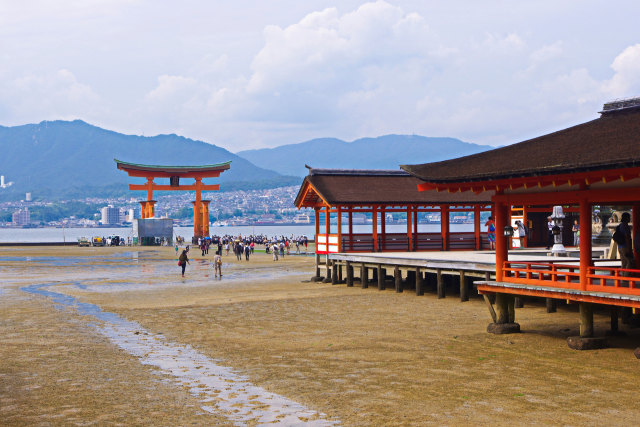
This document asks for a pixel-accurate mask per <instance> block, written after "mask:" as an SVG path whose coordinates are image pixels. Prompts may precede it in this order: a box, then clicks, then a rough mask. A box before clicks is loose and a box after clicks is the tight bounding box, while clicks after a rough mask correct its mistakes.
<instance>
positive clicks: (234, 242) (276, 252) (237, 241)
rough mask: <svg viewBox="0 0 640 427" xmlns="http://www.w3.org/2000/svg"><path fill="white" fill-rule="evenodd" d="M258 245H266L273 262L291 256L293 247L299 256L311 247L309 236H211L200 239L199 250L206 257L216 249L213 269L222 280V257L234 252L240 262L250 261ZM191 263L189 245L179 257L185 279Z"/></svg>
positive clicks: (177, 249) (176, 247)
mask: <svg viewBox="0 0 640 427" xmlns="http://www.w3.org/2000/svg"><path fill="white" fill-rule="evenodd" d="M256 245H264V248H265V253H267V254H272V255H273V260H274V261H277V260H278V259H279V258H284V256H285V254H287V255H289V254H291V251H292V250H293V247H294V246H295V251H296V253H297V254H299V253H300V252H301V249H302V248H303V247H304V250H305V252H306V251H307V249H308V246H309V239H308V238H307V236H299V237H294V236H291V237H285V236H279V237H277V236H274V237H272V238H268V237H267V236H263V235H258V236H253V235H251V236H244V237H243V236H229V235H225V236H211V237H205V238H200V239H198V242H197V248H198V249H200V251H201V252H202V257H205V256H206V255H208V254H209V249H210V248H211V247H212V246H213V248H211V249H212V250H213V249H215V254H214V256H213V269H214V277H216V278H221V277H222V255H223V253H224V254H225V255H229V252H230V251H233V254H234V255H235V256H236V259H237V260H238V261H241V260H242V259H243V257H244V259H245V260H246V261H249V258H250V257H251V255H252V254H253V253H254V251H255V247H256ZM175 250H176V255H178V252H179V247H178V244H176V246H175ZM187 264H190V263H189V246H188V245H187V246H186V247H185V248H184V249H183V250H182V252H181V253H180V255H179V256H178V266H179V267H181V269H182V277H184V273H185V270H186V267H187Z"/></svg>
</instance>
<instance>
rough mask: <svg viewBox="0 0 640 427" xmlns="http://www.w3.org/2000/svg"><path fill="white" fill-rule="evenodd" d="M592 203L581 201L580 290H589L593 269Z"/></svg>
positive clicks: (585, 200)
mask: <svg viewBox="0 0 640 427" xmlns="http://www.w3.org/2000/svg"><path fill="white" fill-rule="evenodd" d="M591 220H592V214H591V203H590V202H589V200H587V199H582V200H580V289H581V290H583V291H586V290H587V284H588V278H587V274H589V267H591V264H592V261H591V256H592V254H591Z"/></svg>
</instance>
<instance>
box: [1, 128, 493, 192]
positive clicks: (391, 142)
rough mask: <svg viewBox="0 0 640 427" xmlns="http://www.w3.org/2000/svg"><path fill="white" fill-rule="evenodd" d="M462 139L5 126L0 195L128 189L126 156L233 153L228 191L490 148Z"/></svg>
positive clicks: (214, 158)
mask: <svg viewBox="0 0 640 427" xmlns="http://www.w3.org/2000/svg"><path fill="white" fill-rule="evenodd" d="M491 148H493V147H490V146H486V145H477V144H472V143H467V142H463V141H460V140H458V139H455V138H429V137H424V136H417V135H386V136H381V137H378V138H362V139H358V140H355V141H353V142H345V141H342V140H340V139H335V138H322V139H314V140H311V141H307V142H302V143H299V144H288V145H282V146H280V147H276V148H267V149H258V150H246V151H240V152H238V153H236V154H234V153H232V152H230V151H228V150H226V149H224V148H222V147H219V146H216V145H213V144H209V143H206V142H203V141H196V140H193V139H189V138H185V137H182V136H178V135H175V134H171V135H157V136H152V137H145V136H137V135H125V134H121V133H118V132H113V131H110V130H106V129H102V128H99V127H97V126H93V125H91V124H88V123H86V122H84V121H81V120H74V121H43V122H41V123H38V124H27V125H22V126H13V127H4V126H0V150H1V151H0V152H1V153H3V154H2V156H0V175H4V176H5V181H7V182H8V181H13V182H14V185H13V186H11V187H8V188H5V189H1V190H0V201H1V200H7V199H15V198H19V197H20V196H23V195H24V192H27V191H29V192H32V193H33V196H34V197H35V198H72V197H86V196H90V195H95V196H124V195H127V194H131V193H130V192H129V191H128V187H127V185H126V183H133V182H139V181H136V180H135V179H134V178H130V177H128V176H127V175H126V173H124V172H123V171H120V170H118V169H117V168H116V165H115V162H114V161H113V159H114V158H117V159H119V160H123V161H127V162H133V163H144V164H158V165H162V164H166V165H202V164H215V163H221V162H226V161H229V160H231V161H232V163H231V168H230V170H228V171H226V172H224V173H223V174H222V175H221V176H220V179H215V180H212V181H211V182H212V183H213V182H220V183H221V184H222V185H221V190H222V191H228V190H235V189H252V188H274V187H281V186H286V185H298V184H300V182H301V177H303V176H304V175H306V174H307V170H306V169H305V167H304V166H305V164H308V165H310V166H312V167H316V168H344V169H398V166H399V165H400V164H411V163H425V162H432V161H438V160H445V159H449V158H452V157H459V156H462V155H467V154H473V153H478V152H481V151H485V150H488V149H491Z"/></svg>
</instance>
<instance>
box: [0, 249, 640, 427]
mask: <svg viewBox="0 0 640 427" xmlns="http://www.w3.org/2000/svg"><path fill="white" fill-rule="evenodd" d="M192 256H194V257H195V258H200V256H199V252H197V253H192ZM26 257H29V259H27V258H26ZM210 258H212V255H209V259H210ZM232 260H233V261H232ZM224 261H225V265H224V266H223V274H224V276H223V279H222V280H214V278H213V277H212V269H211V268H210V266H209V264H208V263H209V261H206V262H202V261H199V260H197V259H194V260H192V261H191V265H190V266H188V267H187V274H186V276H187V277H186V278H185V279H184V280H183V279H182V278H180V277H179V267H178V266H177V265H176V261H175V253H174V251H173V249H171V248H158V249H151V250H136V251H132V250H131V249H130V248H3V249H0V274H2V277H3V283H2V285H0V305H1V307H0V379H1V380H0V417H1V418H2V419H3V422H5V421H6V422H5V423H6V424H8V425H24V424H50V425H68V424H74V423H79V424H85V423H87V424H90V423H97V424H105V423H109V424H117V423H122V424H127V425H129V424H153V425H224V424H231V423H232V422H233V419H232V418H230V417H229V414H228V413H225V412H224V410H220V411H215V410H214V411H213V413H210V412H207V411H205V410H204V409H203V407H204V406H207V405H211V403H210V402H208V403H207V402H203V397H202V396H198V395H197V394H194V393H193V392H191V391H190V390H189V389H188V388H187V387H184V386H181V385H180V383H177V382H176V381H175V380H174V378H172V376H171V375H168V374H167V373H165V372H162V371H161V370H159V369H158V368H157V367H153V366H151V365H149V364H143V363H141V358H140V357H138V356H135V355H132V354H131V353H130V352H127V351H125V350H123V349H122V348H119V347H117V346H116V345H114V344H113V342H111V341H109V340H108V339H107V338H106V337H105V336H103V335H101V334H99V333H96V329H95V327H93V326H92V324H96V323H100V322H99V321H96V319H95V317H93V316H89V315H84V316H83V315H81V314H78V312H77V310H76V309H74V308H73V307H69V306H60V305H59V304H55V303H54V302H53V301H52V299H51V298H49V297H47V296H42V295H38V294H32V293H27V292H24V291H22V290H20V289H21V288H24V287H25V286H27V285H31V284H45V283H46V284H51V286H48V287H47V289H48V290H50V291H52V292H55V293H59V294H64V295H68V296H71V297H73V298H76V299H77V300H79V301H81V302H85V303H91V304H95V305H97V306H98V307H100V309H102V310H103V311H106V312H111V313H116V314H117V315H118V316H119V317H120V318H121V319H126V320H127V321H133V322H137V324H139V325H140V327H141V328H143V330H144V331H146V332H145V333H149V334H157V335H161V336H162V337H164V339H166V340H167V341H168V342H170V343H176V344H180V345H189V346H190V347H191V348H193V349H194V350H195V351H197V352H198V353H199V354H201V355H204V356H206V357H207V358H208V359H210V360H212V361H215V362H216V363H219V364H220V365H222V366H226V367H230V368H233V370H234V372H236V373H238V374H239V375H242V376H244V377H246V379H247V380H248V381H249V382H250V383H251V384H252V385H255V386H257V387H260V388H261V389H263V390H266V391H268V392H272V393H276V394H277V395H279V396H283V397H286V398H288V399H291V400H292V401H295V402H297V403H299V404H301V405H303V406H304V407H306V408H308V409H310V410H313V411H317V412H318V413H321V414H323V416H324V419H327V420H332V421H339V422H340V423H341V424H343V425H424V424H437V425H441V424H448V425H460V424H489V423H491V424H498V425H506V424H556V425H560V424H562V425H601V424H603V423H605V424H608V425H629V424H634V423H635V421H636V420H637V419H640V409H639V408H638V407H637V406H638V405H637V403H636V402H637V393H638V391H639V389H640V385H639V380H640V373H639V370H640V361H638V360H636V359H635V357H634V356H633V354H632V350H633V349H634V348H635V347H636V346H638V345H640V330H637V329H629V328H627V327H626V326H624V325H623V326H621V329H622V330H623V331H625V332H626V333H627V334H628V336H627V337H626V338H619V339H616V340H614V344H616V346H617V347H616V348H610V349H604V350H597V351H590V352H578V351H574V350H571V349H569V348H568V347H567V345H566V341H565V339H566V337H567V336H571V335H577V333H578V314H577V309H576V306H569V307H566V306H561V307H560V308H559V310H558V312H557V313H554V314H547V313H546V312H545V308H544V306H543V305H542V304H539V305H531V304H527V305H526V306H525V308H523V309H517V310H516V320H517V321H518V322H519V323H520V324H521V326H522V330H523V333H522V334H518V335H508V336H495V335H490V334H487V333H486V326H487V324H488V322H489V320H490V318H489V315H488V313H487V309H486V307H485V305H484V303H483V302H482V301H481V300H480V299H478V298H475V299H473V298H472V300H471V301H470V302H467V303H460V302H459V300H458V299H457V298H456V297H454V296H451V297H447V298H446V299H444V300H437V299H436V297H435V295H434V294H433V293H427V294H425V296H422V297H416V296H415V294H414V293H412V292H411V291H405V292H404V293H401V294H396V293H395V292H394V291H393V290H387V291H378V290H377V289H376V288H375V287H371V288H369V289H360V288H359V287H357V286H356V287H354V288H347V287H346V286H345V285H336V286H331V285H330V284H321V283H310V282H305V280H306V279H308V278H309V277H310V276H311V274H312V271H313V258H312V257H285V259H284V261H278V262H273V261H272V260H271V256H269V255H265V254H258V253H256V254H255V255H254V256H253V258H252V259H251V260H250V261H249V262H246V261H242V262H237V261H235V258H234V257H232V256H226V257H224ZM595 317H596V319H595V320H596V333H597V334H603V333H604V330H605V329H606V327H607V326H608V317H607V316H605V315H604V314H596V316H595ZM320 418H321V417H316V418H305V417H304V416H302V417H301V418H300V422H304V421H312V420H318V419H320ZM252 423H255V421H249V422H247V424H249V425H251V424H252Z"/></svg>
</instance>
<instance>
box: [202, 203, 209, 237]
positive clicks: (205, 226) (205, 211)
mask: <svg viewBox="0 0 640 427" xmlns="http://www.w3.org/2000/svg"><path fill="white" fill-rule="evenodd" d="M209 203H211V200H203V201H202V235H203V236H208V235H209Z"/></svg>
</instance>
